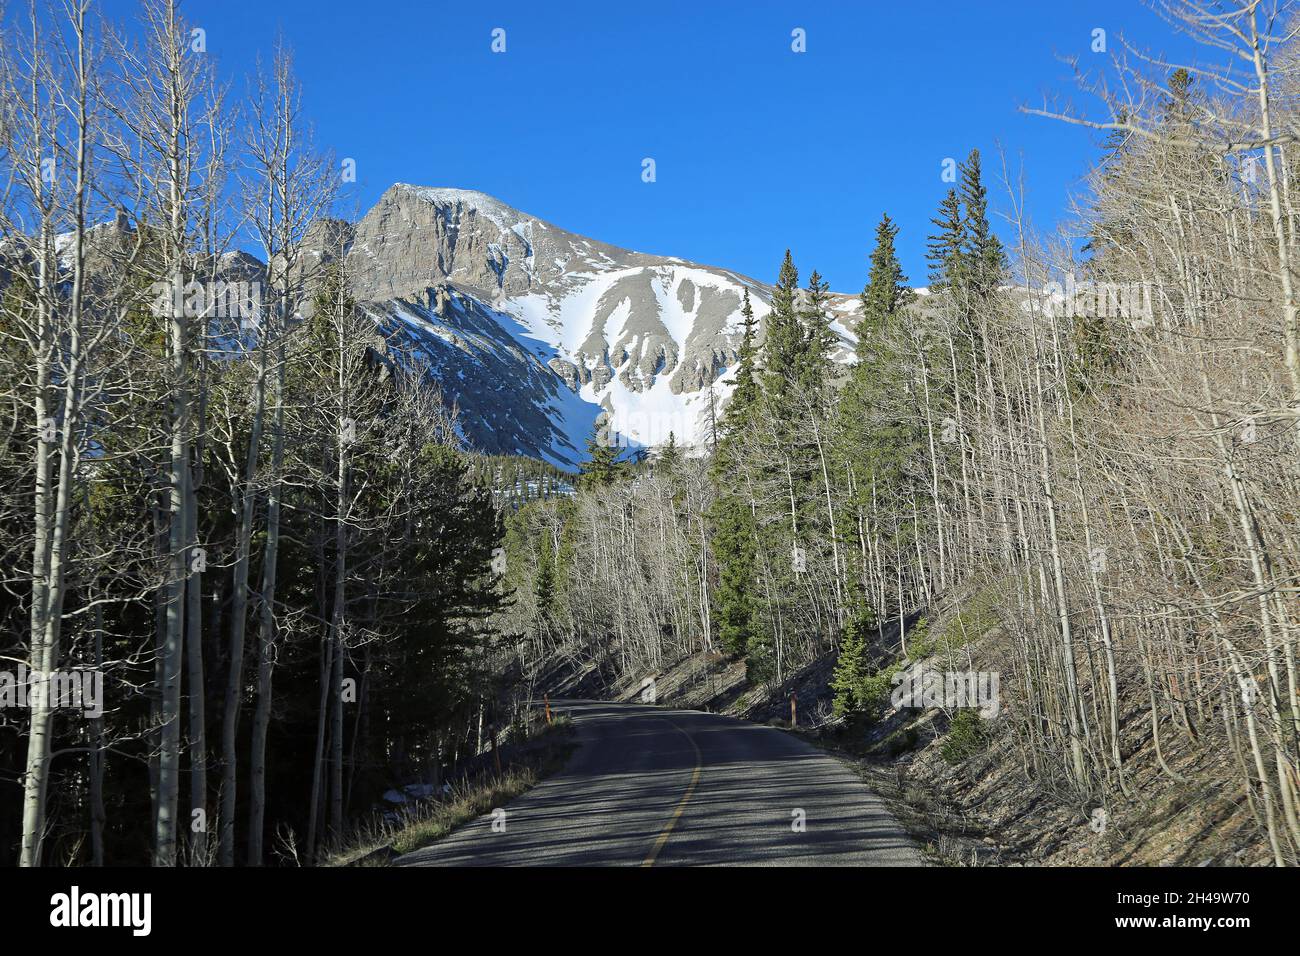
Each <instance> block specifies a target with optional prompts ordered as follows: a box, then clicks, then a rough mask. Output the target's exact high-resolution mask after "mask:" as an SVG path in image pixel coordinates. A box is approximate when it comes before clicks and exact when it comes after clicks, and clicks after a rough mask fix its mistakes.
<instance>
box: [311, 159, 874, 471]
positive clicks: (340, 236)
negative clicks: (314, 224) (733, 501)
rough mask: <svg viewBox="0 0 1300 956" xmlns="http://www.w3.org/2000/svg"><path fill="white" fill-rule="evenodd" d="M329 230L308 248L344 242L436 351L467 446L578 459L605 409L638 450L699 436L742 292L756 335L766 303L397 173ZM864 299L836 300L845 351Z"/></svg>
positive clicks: (704, 273) (405, 327) (715, 273)
mask: <svg viewBox="0 0 1300 956" xmlns="http://www.w3.org/2000/svg"><path fill="white" fill-rule="evenodd" d="M319 234H320V236H321V237H322V238H321V240H320V242H319V243H318V244H319V246H320V248H319V249H317V250H315V251H314V252H313V253H311V255H309V257H308V258H309V259H311V258H314V257H319V256H329V255H331V249H334V250H337V249H340V248H342V249H345V250H346V255H347V259H348V266H349V271H350V273H351V276H352V282H353V289H354V292H355V295H356V297H357V299H358V301H360V302H363V303H365V308H366V309H367V310H368V311H369V312H370V313H371V314H372V315H373V316H374V317H375V318H376V321H378V322H380V323H381V324H382V325H383V326H384V327H385V328H387V329H389V330H390V331H391V332H392V333H393V334H403V335H407V336H409V337H411V339H412V340H413V341H414V342H416V343H417V344H419V345H420V347H421V348H422V349H423V350H424V351H425V352H426V353H427V354H428V355H429V357H430V360H431V365H432V366H433V368H434V373H435V374H436V375H438V377H439V378H440V380H441V383H442V386H443V390H444V393H445V394H446V396H447V397H448V399H449V400H455V401H456V402H457V404H458V406H459V408H460V411H461V418H462V423H463V427H464V431H465V435H466V438H467V439H468V440H469V441H470V442H471V443H472V444H474V445H475V446H476V447H478V448H480V449H481V450H484V451H490V452H507V453H520V454H528V455H533V456H536V457H540V458H545V459H548V460H551V461H553V462H555V463H558V464H562V465H572V464H576V463H577V462H578V461H580V460H581V459H582V453H581V449H582V448H583V443H584V441H585V440H586V437H587V436H588V435H589V434H590V432H591V429H592V426H593V423H594V422H595V420H596V419H597V417H600V416H604V418H605V420H606V422H607V424H608V425H609V426H610V428H611V429H612V431H613V432H614V433H616V434H617V435H618V436H619V437H620V439H621V440H623V441H625V442H626V443H627V444H628V445H629V446H632V447H637V446H653V445H658V444H660V443H662V442H666V441H667V440H668V436H669V434H670V433H672V434H673V435H674V436H675V438H676V440H677V441H678V443H679V444H688V445H689V444H701V443H702V442H704V441H705V440H706V439H707V436H708V434H709V422H710V418H711V417H712V416H713V415H715V414H717V413H718V412H719V411H720V410H721V407H722V404H723V402H725V399H726V397H727V395H728V394H729V392H730V388H731V384H730V382H729V381H728V376H727V372H728V370H729V368H730V367H731V366H732V365H733V364H734V362H735V360H736V350H737V348H738V347H739V344H740V328H741V326H740V323H741V315H740V306H741V299H742V295H743V292H744V290H746V289H748V290H749V293H750V298H751V301H752V303H753V307H754V313H755V315H756V316H757V317H758V319H759V321H760V334H761V328H762V321H763V319H764V317H765V316H766V314H767V312H768V311H769V302H770V291H769V288H768V287H767V286H766V285H764V284H762V283H759V282H756V281H755V280H753V279H750V278H747V277H745V276H741V275H739V274H737V273H734V272H731V271H728V270H726V269H718V268H714V267H711V266H702V265H696V264H694V263H690V262H686V261H684V260H681V259H676V258H669V257H663V256H653V255H647V254H644V253H639V252H632V251H630V250H627V249H620V248H618V247H616V246H610V245H607V244H605V243H602V242H597V241H595V240H593V239H587V238H585V237H583V236H579V235H576V234H574V233H571V232H568V231H566V230H564V229H560V228H559V227H557V226H554V225H552V224H550V223H548V222H545V221H543V220H540V219H537V218H536V217H533V216H529V215H526V214H524V213H521V212H519V211H518V210H515V209H512V208H511V207H509V206H507V205H505V204H504V203H502V202H500V201H499V200H497V199H494V198H493V197H491V196H488V195H485V194H483V193H480V192H474V191H472V190H462V189H435V188H429V187H421V186H409V185H405V184H398V185H395V186H393V187H391V188H390V189H389V190H388V191H387V192H385V193H384V195H383V196H382V197H381V198H380V200H379V202H378V203H376V205H375V207H374V208H373V209H371V210H370V211H369V212H367V213H366V215H365V216H363V217H362V218H361V220H360V221H359V222H357V223H355V224H353V225H347V224H339V223H332V224H330V225H329V227H328V228H322V230H320V233H319ZM327 235H328V237H329V239H328V240H326V239H325V238H324V237H325V236H327ZM856 305H857V301H856V297H854V296H841V297H837V299H836V301H835V317H836V319H837V321H836V323H835V325H834V327H835V329H836V331H837V332H838V333H839V334H840V335H841V337H842V339H843V341H844V349H843V350H842V354H841V357H842V358H847V357H848V355H849V354H850V349H851V345H852V339H851V336H850V335H849V334H848V330H847V328H846V326H851V325H852V322H853V312H854V309H855V308H856Z"/></svg>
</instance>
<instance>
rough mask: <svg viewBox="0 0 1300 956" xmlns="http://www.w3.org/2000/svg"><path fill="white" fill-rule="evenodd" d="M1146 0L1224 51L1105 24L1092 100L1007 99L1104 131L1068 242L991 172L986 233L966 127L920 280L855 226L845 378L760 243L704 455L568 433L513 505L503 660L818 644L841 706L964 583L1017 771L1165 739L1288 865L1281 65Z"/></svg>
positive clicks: (1296, 456)
mask: <svg viewBox="0 0 1300 956" xmlns="http://www.w3.org/2000/svg"><path fill="white" fill-rule="evenodd" d="M1161 10H1162V11H1164V14H1165V16H1166V19H1168V20H1169V22H1170V23H1171V25H1172V26H1173V27H1174V28H1176V29H1178V30H1179V31H1181V32H1182V33H1184V34H1186V35H1187V36H1188V37H1190V38H1191V39H1192V40H1193V41H1195V42H1196V43H1197V44H1199V45H1200V48H1201V49H1203V50H1204V51H1206V53H1207V55H1212V56H1211V57H1210V58H1211V59H1212V60H1213V59H1214V57H1220V58H1221V59H1222V60H1224V61H1225V63H1226V65H1225V66H1224V67H1223V69H1221V70H1215V69H1210V68H1205V67H1183V66H1179V65H1177V64H1171V63H1168V62H1165V61H1163V60H1161V59H1158V58H1152V57H1149V56H1144V55H1140V54H1137V53H1135V52H1133V51H1132V49H1131V48H1127V47H1126V49H1127V50H1128V57H1129V59H1128V61H1127V62H1126V61H1117V64H1116V66H1117V68H1118V69H1119V70H1120V71H1121V76H1122V79H1123V81H1124V82H1122V83H1116V84H1113V85H1111V86H1105V85H1102V84H1100V83H1091V84H1089V83H1088V82H1087V81H1086V80H1084V81H1083V82H1084V83H1085V85H1086V86H1087V87H1088V89H1089V92H1091V93H1095V94H1096V96H1097V97H1098V98H1099V100H1100V105H1101V107H1102V109H1103V111H1104V112H1103V114H1102V118H1101V119H1097V120H1094V119H1089V118H1088V117H1087V116H1085V115H1083V114H1080V113H1077V112H1067V111H1055V110H1053V109H1051V108H1049V107H1048V106H1046V105H1045V106H1044V107H1043V108H1041V109H1026V110H1025V111H1026V112H1027V113H1035V114H1039V115H1043V116H1048V117H1052V118H1054V119H1056V120H1059V121H1063V122H1065V123H1068V124H1073V125H1082V126H1085V127H1088V128H1092V129H1096V130H1101V131H1104V135H1105V137H1106V139H1105V143H1104V156H1103V159H1102V161H1101V162H1100V163H1099V164H1098V166H1097V168H1096V170H1095V173H1094V175H1093V176H1092V179H1091V181H1090V183H1089V184H1088V185H1089V193H1088V195H1087V197H1086V198H1085V200H1084V202H1083V208H1082V209H1081V211H1080V212H1081V221H1082V223H1083V226H1082V231H1083V232H1084V233H1085V234H1086V235H1087V236H1088V241H1087V244H1086V246H1085V247H1084V248H1082V249H1077V248H1075V247H1073V246H1071V244H1070V243H1068V242H1065V241H1058V240H1054V239H1051V238H1050V237H1046V238H1045V237H1040V236H1038V235H1036V234H1035V233H1034V232H1033V230H1032V228H1031V226H1030V224H1029V223H1028V221H1027V220H1026V217H1025V215H1024V212H1023V208H1024V195H1023V185H1022V183H1021V182H1020V178H1019V177H1018V176H1016V175H1013V174H1011V173H1009V172H1004V173H1003V174H1002V175H1001V176H1000V179H1001V181H1002V184H1003V185H1004V187H1005V190H1004V192H1005V195H1006V197H1007V200H1006V204H1007V207H1008V211H1007V212H1006V214H1005V219H1006V228H1005V229H1004V230H1003V235H1004V236H1009V237H1010V238H1009V239H1008V240H1007V241H1005V242H1003V241H999V239H998V238H997V236H996V235H995V230H994V228H993V225H992V220H993V218H994V217H993V214H992V213H991V212H990V201H989V190H988V187H987V186H986V182H985V180H986V176H985V171H984V169H983V168H982V166H981V157H980V155H979V153H978V152H971V153H970V155H969V157H968V158H967V159H966V161H965V162H964V163H962V164H961V166H960V173H959V176H958V181H957V182H955V183H954V184H953V188H952V189H951V190H950V191H948V192H947V194H946V195H945V196H944V197H943V199H942V202H941V203H940V205H939V209H938V212H937V214H936V216H935V218H934V220H933V223H934V233H933V235H931V236H929V237H928V247H927V248H928V261H929V263H930V268H931V274H930V275H929V276H928V288H927V289H925V290H922V291H921V292H920V293H918V292H917V291H914V290H912V289H911V288H909V280H908V277H906V276H904V275H903V274H902V269H901V267H900V265H899V259H898V255H897V252H896V247H895V244H896V241H898V239H899V236H898V229H897V227H896V226H895V225H894V224H893V223H892V222H891V220H890V218H889V217H888V216H885V217H884V218H883V219H882V220H881V221H880V223H879V225H878V226H877V228H876V233H875V243H874V250H873V251H872V252H871V255H870V267H869V275H868V278H867V282H866V287H865V289H864V291H863V293H862V297H861V309H860V312H859V315H858V317H857V325H856V328H855V329H854V330H853V331H854V332H855V333H856V337H857V345H856V350H857V354H856V362H854V363H853V364H852V365H851V366H850V367H849V368H848V369H847V370H846V371H842V370H839V369H837V367H835V366H833V365H832V363H831V362H830V360H829V357H828V356H829V349H830V342H831V336H830V333H829V331H828V328H829V320H828V309H827V303H826V290H825V285H824V284H823V283H822V281H821V279H820V277H819V276H818V275H817V273H816V272H813V273H812V274H811V275H809V276H808V278H807V280H806V282H805V283H804V284H803V285H800V279H799V273H798V271H797V270H796V267H795V264H794V263H793V262H792V261H791V258H790V256H789V254H788V253H787V255H786V257H785V261H784V262H783V263H782V264H781V267H780V271H779V274H778V275H779V277H778V281H777V285H776V288H775V292H774V295H773V301H772V312H771V314H770V316H769V317H768V319H767V322H766V325H765V328H764V329H763V332H762V335H761V336H760V335H759V334H758V330H757V328H756V327H755V325H754V323H753V322H752V312H751V310H750V308H749V304H748V302H746V305H745V315H746V325H745V331H744V338H743V343H742V345H741V347H740V349H739V356H738V360H737V362H736V363H735V365H734V366H733V367H732V368H730V369H728V370H727V373H726V374H727V377H728V380H729V381H730V382H731V383H732V385H733V387H734V390H733V392H732V395H731V398H730V400H729V401H728V403H727V405H726V406H725V411H724V413H723V415H722V416H721V420H720V422H719V428H718V433H719V434H718V438H717V441H716V444H713V445H712V446H711V447H710V448H708V449H707V452H708V453H707V454H706V455H705V456H704V457H682V456H681V455H680V454H679V453H676V452H673V453H672V454H666V455H662V456H660V458H659V460H657V461H653V462H651V463H650V464H649V465H641V466H638V467H635V468H632V467H625V466H622V465H621V464H620V463H619V462H618V461H617V460H614V459H613V458H611V456H610V454H609V451H608V449H601V448H599V447H593V449H592V456H591V457H592V459H593V460H592V463H591V464H590V465H589V466H588V467H587V469H586V474H584V476H583V480H582V481H581V483H580V485H579V490H578V493H577V495H576V496H575V497H573V498H571V499H563V500H548V501H541V502H534V503H529V504H527V505H525V506H524V507H522V508H520V509H519V510H518V511H517V512H516V513H514V514H512V515H511V516H510V517H509V519H508V521H507V541H508V550H509V553H510V558H511V560H510V564H509V570H508V580H509V582H510V584H511V586H512V587H514V588H515V589H516V591H517V593H518V600H517V602H516V604H515V605H514V607H513V608H512V609H511V610H510V612H509V613H510V614H511V615H512V616H513V619H514V621H515V625H516V627H517V628H518V629H520V630H521V631H523V632H524V633H525V634H526V640H527V642H528V649H527V653H529V654H531V655H533V656H534V659H542V658H555V657H562V658H567V659H570V660H573V661H575V662H577V663H579V664H594V665H596V666H599V667H601V668H603V669H604V670H605V672H606V673H607V674H608V675H611V676H618V675H632V676H634V677H639V676H640V675H641V674H644V673H653V672H655V671H657V670H658V669H660V668H662V667H664V666H665V665H666V664H671V663H672V662H674V661H676V660H679V659H680V658H682V657H683V656H685V655H688V654H693V653H699V652H701V651H706V652H716V653H719V654H725V655H737V656H741V657H743V658H744V660H745V662H746V665H747V670H748V674H749V676H750V678H751V680H754V681H759V682H764V683H767V684H769V685H771V686H776V685H779V684H781V683H782V682H784V681H785V680H787V679H788V678H789V677H790V676H791V675H792V674H794V673H795V672H796V671H797V670H798V669H799V668H800V667H802V666H803V665H806V664H807V663H809V662H810V661H813V660H814V659H816V658H818V657H820V656H822V655H825V654H829V653H832V652H836V653H837V654H838V656H837V664H836V669H835V675H834V678H833V680H832V686H833V688H834V692H835V705H836V712H837V714H838V715H839V716H841V717H852V716H853V715H854V713H855V712H857V711H859V710H860V709H861V708H862V707H863V706H865V699H866V698H867V697H868V696H869V686H868V682H869V681H870V680H871V679H872V678H873V677H874V676H875V669H876V668H877V667H878V666H879V664H878V662H879V661H880V660H881V658H882V654H888V655H898V654H900V653H901V654H906V653H907V648H906V640H907V632H906V630H905V628H904V622H905V621H907V620H914V619H915V618H916V617H917V616H918V615H922V614H925V613H928V612H929V611H930V610H931V609H933V608H935V607H937V606H939V605H941V604H945V603H946V604H948V605H950V606H956V607H958V608H961V607H967V608H976V609H978V612H979V616H981V617H983V616H991V617H992V618H993V620H995V621H996V623H997V624H1000V625H1001V627H1002V629H1003V630H1004V631H1005V633H1006V635H1007V637H1008V640H1009V641H1010V648H1011V651H1010V654H1011V661H1012V670H1011V673H1003V674H1002V682H1001V683H1002V694H1003V704H1002V710H1003V713H1002V716H1001V717H1000V718H999V729H1000V731H1001V732H1003V733H1005V734H1007V735H1009V737H1010V738H1011V739H1012V740H1013V742H1014V747H1015V752H1016V753H1018V755H1019V757H1018V759H1019V761H1020V762H1021V763H1022V764H1023V766H1024V769H1025V773H1026V774H1027V775H1028V776H1029V777H1030V778H1031V779H1032V780H1034V781H1035V782H1036V783H1037V784H1038V785H1040V786H1042V787H1044V788H1045V789H1047V790H1049V791H1052V792H1056V793H1059V794H1063V795H1065V796H1066V798H1067V799H1069V800H1073V801H1076V802H1082V801H1085V800H1088V799H1101V798H1103V797H1104V796H1105V794H1107V793H1123V794H1125V795H1128V796H1132V795H1133V794H1132V793H1131V787H1130V784H1129V778H1130V776H1131V775H1132V767H1133V763H1134V761H1136V760H1142V761H1148V762H1149V763H1150V764H1151V765H1152V766H1153V767H1155V768H1156V769H1157V771H1158V773H1159V774H1160V775H1161V776H1162V778H1163V779H1164V780H1165V781H1166V783H1167V784H1168V785H1169V786H1175V785H1178V784H1182V783H1184V782H1185V781H1184V778H1183V776H1182V775H1181V773H1180V771H1179V770H1177V769H1176V768H1175V767H1173V766H1171V765H1170V763H1169V762H1168V761H1167V760H1166V757H1165V753H1166V750H1167V749H1168V747H1169V743H1170V741H1172V740H1174V739H1177V740H1178V741H1179V742H1180V743H1181V744H1184V745H1186V747H1188V748H1190V749H1191V750H1192V751H1193V752H1194V753H1195V754H1197V755H1199V756H1198V757H1197V758H1196V765H1197V766H1198V767H1199V768H1202V769H1204V772H1206V773H1207V774H1209V775H1210V779H1217V780H1219V782H1220V784H1221V785H1222V786H1223V787H1226V788H1228V789H1229V790H1230V791H1231V792H1235V793H1237V794H1240V796H1241V798H1242V799H1243V800H1244V801H1245V803H1246V804H1247V805H1248V806H1249V808H1250V811H1251V812H1252V813H1253V814H1254V818H1255V820H1256V821H1257V823H1258V827H1259V833H1260V835H1261V840H1266V841H1267V845H1268V846H1269V848H1270V855H1271V857H1272V859H1273V861H1274V862H1275V863H1277V864H1279V865H1283V864H1294V863H1296V862H1297V861H1298V860H1300V700H1298V695H1300V684H1298V675H1297V673H1296V650H1297V633H1298V629H1300V605H1298V604H1297V601H1296V596H1297V584H1298V583H1300V530H1298V529H1297V525H1296V502H1297V501H1300V429H1298V428H1297V421H1296V419H1297V415H1300V325H1298V324H1297V316H1296V298H1295V288H1294V283H1295V281H1296V278H1295V265H1294V257H1295V255H1296V253H1297V250H1298V249H1300V164H1297V162H1296V161H1295V156H1296V151H1295V143H1296V133H1295V130H1296V128H1297V121H1298V119H1300V113H1297V111H1296V107H1295V103H1296V99H1295V97H1296V94H1297V93H1298V92H1300V71H1298V69H1297V67H1298V64H1297V62H1296V47H1295V44H1294V43H1293V42H1292V41H1291V39H1290V37H1291V33H1290V32H1288V31H1291V30H1292V25H1291V24H1289V23H1282V22H1279V21H1277V20H1276V19H1273V18H1270V17H1269V16H1268V14H1267V8H1266V6H1265V5H1261V4H1257V3H1251V4H1246V5H1243V6H1242V7H1241V8H1240V9H1238V10H1235V11H1234V12H1232V13H1231V14H1223V15H1218V16H1208V15H1204V14H1203V11H1201V10H1200V8H1199V7H1198V6H1197V5H1196V4H1191V3H1177V2H1176V3H1170V4H1164V5H1161ZM1004 165H1005V164H1004ZM904 238H905V239H907V240H908V241H912V242H916V241H919V239H920V237H904ZM960 619H961V618H959V620H960ZM1134 728H1143V729H1141V730H1140V733H1138V731H1135V730H1134ZM1126 729H1127V732H1128V735H1127V736H1126V735H1125V730H1126ZM1135 734H1136V735H1137V736H1135ZM1139 740H1140V742H1141V744H1142V746H1138V741H1139ZM1138 751H1140V754H1139V753H1138ZM1216 774H1217V775H1218V776H1217V777H1216V776H1215V775H1216Z"/></svg>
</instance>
